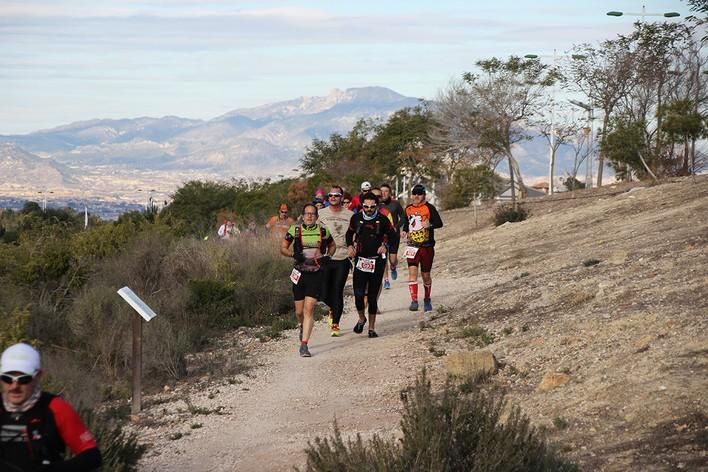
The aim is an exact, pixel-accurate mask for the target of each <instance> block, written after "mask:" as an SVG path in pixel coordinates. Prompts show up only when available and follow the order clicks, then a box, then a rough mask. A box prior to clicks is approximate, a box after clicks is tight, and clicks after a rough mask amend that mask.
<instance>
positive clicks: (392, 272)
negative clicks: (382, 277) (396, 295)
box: [391, 267, 398, 280]
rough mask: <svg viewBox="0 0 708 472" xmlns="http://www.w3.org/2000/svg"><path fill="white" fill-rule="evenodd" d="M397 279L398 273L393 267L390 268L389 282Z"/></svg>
mask: <svg viewBox="0 0 708 472" xmlns="http://www.w3.org/2000/svg"><path fill="white" fill-rule="evenodd" d="M397 278H398V271H397V270H396V268H395V267H391V280H396V279H397Z"/></svg>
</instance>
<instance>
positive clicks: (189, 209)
mask: <svg viewBox="0 0 708 472" xmlns="http://www.w3.org/2000/svg"><path fill="white" fill-rule="evenodd" d="M235 201H236V188H235V187H234V186H232V185H229V184H225V183H221V182H210V181H200V180H192V181H189V182H187V183H186V184H184V185H183V186H182V187H180V188H179V189H177V191H176V192H175V193H174V195H173V196H172V203H171V204H170V205H169V206H168V207H167V208H166V209H165V210H164V212H165V216H164V221H165V223H167V224H168V225H170V226H172V227H173V228H175V230H176V231H177V232H178V233H180V234H190V235H195V236H200V237H201V236H204V235H207V234H209V233H212V232H214V231H215V228H214V222H215V221H216V215H217V213H218V212H219V211H220V210H223V209H230V210H235V208H234V206H235Z"/></svg>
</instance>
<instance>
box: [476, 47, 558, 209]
mask: <svg viewBox="0 0 708 472" xmlns="http://www.w3.org/2000/svg"><path fill="white" fill-rule="evenodd" d="M476 64H477V66H478V67H479V68H480V70H481V71H482V74H481V75H480V76H477V75H474V74H472V73H466V74H464V76H463V78H464V80H465V82H466V83H467V84H468V85H469V87H470V91H471V93H472V97H473V99H474V103H475V104H476V113H475V114H474V115H473V127H474V129H475V130H476V133H477V140H478V146H479V147H480V148H482V149H485V150H487V152H489V153H490V154H491V155H493V156H503V157H504V158H505V159H506V160H507V163H508V165H509V181H510V182H509V183H510V190H511V199H512V201H513V203H514V206H516V205H517V199H516V183H518V185H519V189H520V191H521V193H522V196H523V195H524V194H525V193H526V187H525V186H524V182H523V178H522V176H521V171H520V169H519V163H518V162H517V160H516V158H515V157H514V155H513V153H512V146H513V145H514V144H515V143H518V142H520V141H522V140H525V139H529V138H530V137H529V135H528V134H527V131H526V129H525V126H524V125H526V124H527V122H528V121H529V119H530V118H531V117H532V116H533V115H534V114H535V113H537V112H538V105H539V103H540V102H541V100H542V97H543V92H542V91H543V89H544V88H545V87H547V86H549V85H550V84H552V83H553V80H555V75H553V74H549V73H548V71H547V68H546V66H544V65H542V64H540V63H539V62H538V61H529V60H523V59H521V58H519V57H515V56H511V57H510V58H509V59H507V60H506V61H503V60H500V59H497V58H492V59H488V60H483V61H478V62H477V63H476Z"/></svg>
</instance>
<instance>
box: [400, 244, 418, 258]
mask: <svg viewBox="0 0 708 472" xmlns="http://www.w3.org/2000/svg"><path fill="white" fill-rule="evenodd" d="M418 249H419V248H417V247H415V246H406V252H404V253H403V255H404V257H405V258H406V259H413V258H415V255H416V254H418Z"/></svg>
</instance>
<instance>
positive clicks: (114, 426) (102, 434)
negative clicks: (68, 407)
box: [80, 408, 146, 472]
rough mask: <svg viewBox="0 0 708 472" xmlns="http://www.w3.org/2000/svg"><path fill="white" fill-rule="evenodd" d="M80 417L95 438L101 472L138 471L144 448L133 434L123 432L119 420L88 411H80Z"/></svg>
mask: <svg viewBox="0 0 708 472" xmlns="http://www.w3.org/2000/svg"><path fill="white" fill-rule="evenodd" d="M80 414H81V417H82V418H83V419H84V421H85V422H86V426H87V427H88V429H89V431H91V432H92V433H93V435H94V436H95V437H96V442H97V443H98V448H99V449H100V451H101V456H102V457H103V466H102V467H101V471H102V472H132V471H135V470H138V468H137V466H138V461H139V460H140V458H141V457H142V455H143V454H144V453H145V450H146V447H145V446H144V445H142V444H139V443H138V438H137V436H136V435H135V434H133V433H126V432H125V431H123V425H122V423H121V422H120V420H116V419H112V418H110V417H109V415H106V414H97V413H94V412H93V411H91V410H89V409H84V408H82V409H80Z"/></svg>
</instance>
